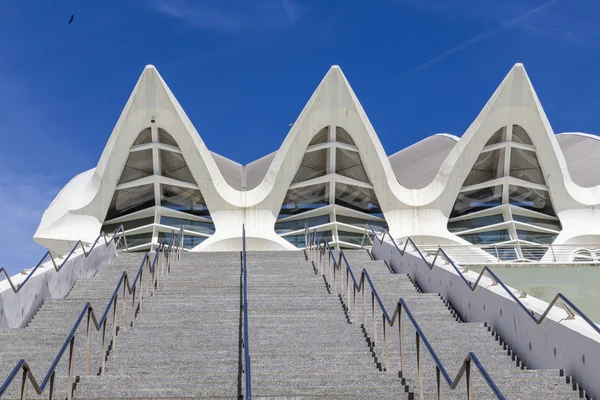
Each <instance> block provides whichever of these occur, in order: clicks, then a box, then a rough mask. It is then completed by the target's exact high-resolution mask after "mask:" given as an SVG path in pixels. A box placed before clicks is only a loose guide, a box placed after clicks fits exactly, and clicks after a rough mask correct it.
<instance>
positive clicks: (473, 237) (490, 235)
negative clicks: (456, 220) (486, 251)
mask: <svg viewBox="0 0 600 400" xmlns="http://www.w3.org/2000/svg"><path fill="white" fill-rule="evenodd" d="M460 237H461V238H463V239H465V240H466V241H468V242H471V243H473V244H494V243H499V242H506V241H508V240H510V234H509V233H508V230H506V229H501V230H497V231H487V232H479V233H469V234H467V235H460Z"/></svg>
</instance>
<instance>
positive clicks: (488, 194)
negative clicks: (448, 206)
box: [450, 185, 502, 218]
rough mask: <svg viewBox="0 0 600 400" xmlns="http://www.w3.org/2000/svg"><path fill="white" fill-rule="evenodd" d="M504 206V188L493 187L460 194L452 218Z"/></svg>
mask: <svg viewBox="0 0 600 400" xmlns="http://www.w3.org/2000/svg"><path fill="white" fill-rule="evenodd" d="M501 204H502V186H501V185H500V186H492V187H488V188H483V189H479V190H471V191H468V192H462V193H459V194H458V198H457V199H456V203H454V207H453V208H452V212H451V214H450V218H455V217H460V216H461V215H466V214H472V213H474V212H477V211H481V210H486V209H488V208H492V207H497V206H499V205H501Z"/></svg>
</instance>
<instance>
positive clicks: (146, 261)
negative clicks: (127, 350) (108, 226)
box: [0, 229, 183, 400]
mask: <svg viewBox="0 0 600 400" xmlns="http://www.w3.org/2000/svg"><path fill="white" fill-rule="evenodd" d="M174 232H175V230H173V231H172V233H171V238H170V240H169V244H168V247H166V246H165V241H164V240H163V241H161V243H160V244H159V246H158V248H157V250H156V252H155V254H154V260H153V261H152V262H150V255H149V253H146V254H145V255H144V257H143V259H142V262H141V264H140V267H139V268H138V271H137V273H136V275H135V278H134V279H133V281H132V282H131V284H130V282H129V277H128V274H127V271H123V273H122V274H121V278H120V279H119V282H118V283H117V286H116V287H115V290H114V292H113V294H112V296H111V298H110V300H109V302H108V304H107V305H106V308H105V310H104V313H103V314H102V316H101V317H100V319H99V320H98V319H97V317H96V314H95V312H94V308H93V307H92V305H91V304H90V303H89V302H88V303H86V304H85V306H84V307H83V309H82V310H81V312H80V314H79V317H78V318H77V320H76V321H75V324H74V325H73V327H72V328H71V331H70V333H69V334H68V335H67V338H66V339H65V341H64V343H63V345H62V347H61V348H60V350H59V352H58V354H57V355H56V357H55V358H54V361H53V362H52V365H51V366H50V368H49V369H48V372H47V373H46V375H45V376H44V379H43V380H42V383H41V384H38V382H37V379H36V378H35V376H34V375H33V373H32V371H31V367H30V366H29V363H27V362H26V361H25V359H21V360H19V361H18V362H17V364H16V365H15V367H14V368H13V370H12V371H11V373H10V374H9V375H8V377H7V378H6V380H5V381H4V383H3V384H2V386H0V397H2V395H3V394H4V393H5V391H6V390H7V389H8V387H9V386H10V384H11V383H12V382H13V380H14V379H15V378H16V377H17V375H18V373H19V370H22V371H23V372H22V381H21V399H25V398H27V381H28V380H29V382H30V383H31V384H32V386H33V388H34V390H35V392H36V393H37V394H38V395H41V394H42V393H43V391H44V390H45V389H46V386H47V385H48V384H50V388H49V394H48V398H49V399H51V400H52V399H54V386H55V376H56V368H57V366H58V363H59V362H60V361H61V359H62V357H63V355H64V353H65V351H66V349H67V346H68V347H69V368H68V375H67V376H68V378H67V379H68V381H67V398H68V399H69V400H71V399H72V397H73V367H74V359H73V358H74V347H75V334H76V331H77V329H78V328H79V326H80V325H81V321H82V320H83V317H84V316H85V315H86V313H87V341H86V375H89V374H90V369H91V368H90V357H91V333H92V329H91V328H92V326H93V327H94V328H95V329H96V331H99V330H101V329H102V352H101V356H102V361H101V369H100V374H101V375H103V374H104V372H105V370H106V322H107V317H108V314H109V312H110V309H111V308H112V309H113V318H112V349H114V348H115V346H116V337H117V325H116V319H117V301H118V294H119V290H120V289H121V286H123V305H122V325H126V324H127V294H130V295H131V296H132V303H131V306H132V312H133V313H132V320H131V326H132V327H135V320H136V318H137V315H138V314H139V313H140V312H141V310H142V298H143V292H144V290H143V289H144V286H143V272H144V267H145V266H147V267H148V270H149V272H150V273H152V278H151V280H152V292H151V295H154V290H155V288H156V287H157V286H158V274H157V273H156V267H157V265H156V263H157V262H158V256H159V254H160V253H161V252H162V253H163V256H164V257H165V265H166V268H167V272H169V271H170V270H171V260H170V258H171V256H172V255H173V254H175V255H176V256H177V260H179V259H180V257H181V249H182V246H183V229H180V231H179V233H178V240H177V241H176V243H174V240H175V235H174ZM159 266H162V264H161V263H160V262H159ZM161 272H164V270H163V271H161ZM138 283H139V285H138ZM138 286H139V291H140V295H139V299H138V302H137V306H136V302H135V300H136V290H137V289H138ZM146 295H147V296H148V295H150V288H149V282H148V279H146ZM92 322H93V325H92Z"/></svg>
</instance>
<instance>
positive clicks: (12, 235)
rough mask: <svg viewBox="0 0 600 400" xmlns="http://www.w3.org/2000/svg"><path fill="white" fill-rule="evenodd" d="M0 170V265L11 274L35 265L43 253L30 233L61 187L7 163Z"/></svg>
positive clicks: (52, 181)
mask: <svg viewBox="0 0 600 400" xmlns="http://www.w3.org/2000/svg"><path fill="white" fill-rule="evenodd" d="M0 171H2V172H1V173H0V187H2V190H0V223H1V227H2V229H0V241H1V242H2V243H4V250H5V251H4V252H3V257H2V265H0V266H2V267H4V268H6V269H7V270H8V271H9V273H11V275H12V274H16V273H18V272H19V271H21V270H22V269H23V268H31V267H33V266H35V264H36V263H37V262H38V261H39V259H40V258H41V257H42V256H43V255H44V253H45V252H46V249H44V248H43V247H42V246H40V245H38V244H36V243H34V242H33V234H34V233H35V230H36V229H37V226H38V224H39V222H40V220H41V217H42V213H43V212H44V210H45V209H46V208H47V207H48V205H49V204H50V202H51V201H52V200H53V199H54V196H56V194H57V193H58V191H59V190H60V187H59V185H57V184H56V182H55V180H54V179H53V178H52V177H49V176H45V175H38V174H31V173H18V172H16V171H14V170H11V169H10V168H9V167H7V166H6V165H2V166H0Z"/></svg>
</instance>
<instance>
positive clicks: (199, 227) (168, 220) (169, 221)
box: [160, 217, 215, 235]
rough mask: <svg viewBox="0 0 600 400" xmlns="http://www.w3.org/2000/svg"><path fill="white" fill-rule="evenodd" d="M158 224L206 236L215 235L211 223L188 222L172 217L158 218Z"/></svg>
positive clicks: (213, 226)
mask: <svg viewBox="0 0 600 400" xmlns="http://www.w3.org/2000/svg"><path fill="white" fill-rule="evenodd" d="M160 223H161V224H162V225H168V226H172V227H173V228H177V229H179V228H181V226H182V225H183V229H185V230H188V231H194V232H200V233H204V234H207V235H212V234H213V233H215V225H214V224H213V223H212V222H203V221H190V220H187V219H181V218H173V217H160Z"/></svg>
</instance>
